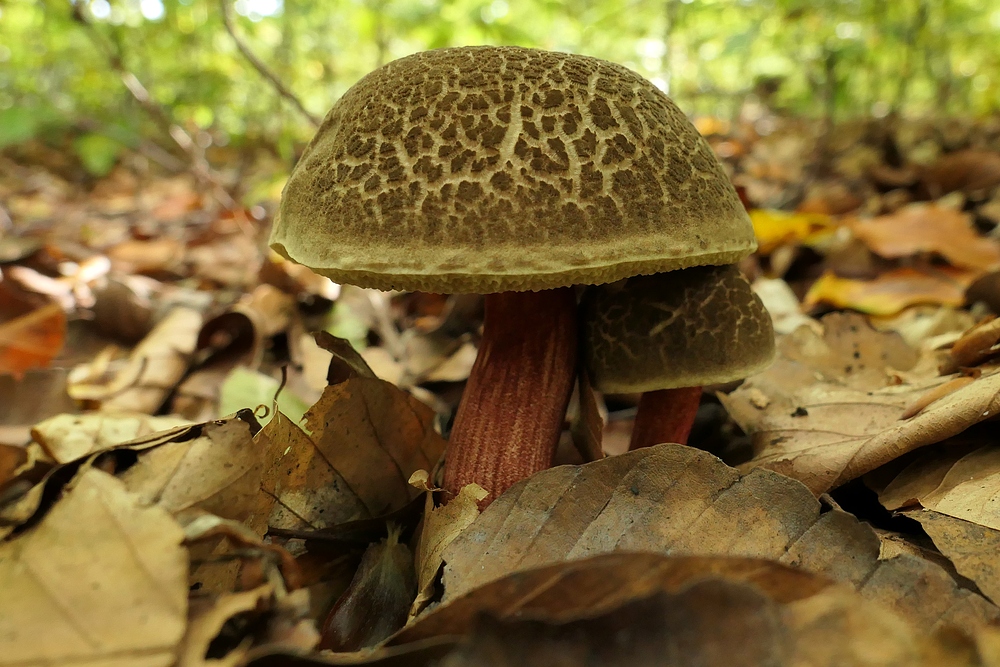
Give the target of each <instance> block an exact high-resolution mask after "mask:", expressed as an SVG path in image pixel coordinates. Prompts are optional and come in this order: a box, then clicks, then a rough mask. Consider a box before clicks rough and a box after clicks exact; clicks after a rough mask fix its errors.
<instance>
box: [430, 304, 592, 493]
mask: <svg viewBox="0 0 1000 667" xmlns="http://www.w3.org/2000/svg"><path fill="white" fill-rule="evenodd" d="M576 344H577V322H576V295H575V293H574V291H573V289H572V288H570V287H563V288H560V289H554V290H545V291H542V292H501V293H499V294H488V295H487V296H486V316H485V321H484V323H483V339H482V342H481V343H480V346H479V355H478V356H477V357H476V363H475V364H474V365H473V367H472V373H471V374H470V376H469V381H468V383H467V384H466V386H465V393H464V394H463V395H462V402H461V404H460V405H459V407H458V413H457V414H456V415H455V424H454V426H453V427H452V430H451V436H450V439H449V441H448V451H447V455H446V458H445V465H444V488H445V490H446V491H448V492H450V493H451V494H457V493H458V492H459V490H461V488H462V487H463V486H465V485H466V484H469V483H471V482H475V483H476V484H479V485H480V486H482V487H483V488H484V489H486V491H487V492H489V496H487V497H486V499H485V500H484V501H483V502H482V503H480V505H481V506H483V507H485V506H486V505H487V504H489V503H490V502H492V501H493V499H494V498H495V497H496V496H498V495H499V494H501V493H503V492H504V491H505V490H506V489H508V488H509V487H510V486H511V485H513V484H514V483H515V482H517V481H518V480H521V479H523V478H525V477H528V476H529V475H532V474H534V473H536V472H539V471H540V470H545V469H546V468H549V467H551V466H552V461H553V458H554V457H555V452H556V445H558V443H559V436H560V434H561V432H562V425H563V419H564V417H565V414H566V406H567V404H568V403H569V398H570V394H571V393H572V391H573V381H574V379H575V376H576ZM451 497H454V496H453V495H452V496H451Z"/></svg>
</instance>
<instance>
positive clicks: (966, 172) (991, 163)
mask: <svg viewBox="0 0 1000 667" xmlns="http://www.w3.org/2000/svg"><path fill="white" fill-rule="evenodd" d="M923 181H924V184H925V185H926V186H927V189H928V190H930V193H931V196H933V197H940V196H941V195H944V194H947V193H949V192H954V191H956V190H961V191H962V192H965V193H967V194H974V193H977V192H983V191H987V190H989V189H991V188H994V187H996V186H997V185H1000V153H997V152H995V151H984V150H977V149H966V150H961V151H955V152H954V153H949V154H948V155H943V156H941V157H940V158H938V159H937V160H935V161H934V163H933V164H931V165H930V166H928V167H927V168H925V169H924V173H923Z"/></svg>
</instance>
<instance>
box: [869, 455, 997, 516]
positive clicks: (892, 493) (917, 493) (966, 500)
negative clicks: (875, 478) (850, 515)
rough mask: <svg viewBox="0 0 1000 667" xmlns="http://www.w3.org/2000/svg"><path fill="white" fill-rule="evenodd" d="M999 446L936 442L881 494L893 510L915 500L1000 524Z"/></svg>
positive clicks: (942, 510) (941, 510)
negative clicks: (942, 445) (933, 446)
mask: <svg viewBox="0 0 1000 667" xmlns="http://www.w3.org/2000/svg"><path fill="white" fill-rule="evenodd" d="M998 495H1000V448H998V447H996V446H994V445H982V446H976V445H964V446H963V445H958V446H956V445H951V446H947V447H935V448H934V449H931V450H928V451H927V452H926V453H924V454H923V455H922V456H920V457H918V458H917V459H915V460H914V461H912V462H911V463H910V464H909V465H908V466H907V467H906V468H904V469H903V470H902V471H900V473H899V474H898V475H896V477H895V478H894V479H893V480H892V481H891V482H890V483H889V484H888V485H887V486H886V487H885V489H884V490H883V491H882V492H881V493H880V494H879V502H881V503H882V505H883V506H885V508H886V509H888V510H900V509H909V508H911V507H914V506H916V505H919V506H920V507H923V508H925V509H928V510H934V511H935V512H939V513H941V514H946V515H948V516H952V517H955V518H956V519H962V520H964V521H970V522H972V523H976V524H979V525H981V526H986V527H987V528H991V529H993V530H1000V503H998V502H997V497H998Z"/></svg>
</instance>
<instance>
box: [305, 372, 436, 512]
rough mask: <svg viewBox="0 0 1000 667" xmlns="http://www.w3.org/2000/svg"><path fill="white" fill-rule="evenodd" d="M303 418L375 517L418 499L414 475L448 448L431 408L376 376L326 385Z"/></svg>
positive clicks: (338, 469) (431, 464)
mask: <svg viewBox="0 0 1000 667" xmlns="http://www.w3.org/2000/svg"><path fill="white" fill-rule="evenodd" d="M304 419H305V422H306V427H307V429H308V430H309V432H310V433H311V434H312V435H311V438H312V440H313V441H314V442H315V443H316V446H317V447H318V448H319V450H320V451H321V452H322V453H323V456H324V457H326V459H327V461H328V462H329V463H330V465H331V466H333V467H334V468H335V469H336V470H337V471H338V472H339V473H340V474H341V475H342V476H343V478H344V481H346V482H347V484H348V486H349V487H350V488H351V490H353V491H354V493H356V494H357V496H358V497H359V498H360V499H361V501H362V502H363V503H364V504H365V507H366V508H367V510H368V512H369V514H370V515H371V516H381V515H383V514H388V513H389V512H392V511H393V510H397V509H400V508H401V507H403V506H404V505H406V504H407V503H408V502H410V501H411V500H412V499H413V498H415V497H416V496H417V495H419V494H420V491H418V490H417V489H415V488H413V487H412V486H410V485H409V483H408V480H409V478H410V475H412V474H413V473H414V472H416V471H417V470H432V469H433V468H434V464H435V463H437V460H438V458H440V456H441V454H442V453H443V452H444V448H445V444H446V443H445V440H444V439H443V438H442V437H441V436H440V435H439V434H438V433H437V432H436V431H435V430H434V427H433V423H434V413H433V411H432V410H431V409H430V408H428V407H427V406H426V405H424V404H423V403H421V402H420V401H418V400H417V399H415V398H414V397H413V396H411V395H409V394H407V393H405V392H403V391H401V390H399V389H397V388H396V387H394V386H393V385H391V384H389V383H388V382H385V381H383V380H377V379H372V378H364V377H354V378H349V379H348V380H346V381H344V382H341V383H340V384H337V385H334V386H331V387H327V389H326V391H325V392H324V393H323V397H322V398H321V399H320V400H319V402H317V403H316V404H315V405H314V406H313V407H312V408H310V410H309V411H308V412H307V413H306V415H305V418H304Z"/></svg>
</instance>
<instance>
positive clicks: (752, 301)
mask: <svg viewBox="0 0 1000 667" xmlns="http://www.w3.org/2000/svg"><path fill="white" fill-rule="evenodd" d="M580 310H581V317H582V320H583V335H582V342H583V349H584V357H585V359H586V364H587V367H588V371H589V372H590V376H591V379H592V381H593V384H594V386H595V387H596V388H597V389H599V390H600V391H603V392H606V393H640V392H641V393H642V398H641V399H640V400H639V410H638V413H637V414H636V418H635V426H634V428H633V430H632V440H631V443H630V444H629V449H638V448H639V447H647V446H649V445H655V444H658V443H661V442H676V443H680V444H686V443H687V437H688V434H689V433H690V432H691V425H692V424H693V423H694V417H695V413H696V412H697V411H698V403H699V401H700V399H701V388H702V385H706V384H718V383H722V382H731V381H733V380H738V379H741V378H745V377H747V376H748V375H751V374H753V373H755V372H757V371H759V370H762V369H763V368H765V367H766V366H768V365H769V364H770V363H771V360H772V359H773V358H774V330H773V328H772V325H771V317H770V315H768V313H767V311H766V310H765V309H764V304H763V303H761V300H760V298H759V297H758V296H757V295H756V294H754V293H753V292H752V291H751V289H750V284H749V283H748V282H747V281H746V279H745V278H744V277H743V276H742V275H740V272H739V270H738V269H737V268H736V267H735V266H731V265H730V266H701V267H696V268H690V269H684V270H682V271H670V272H667V273H657V274H655V275H651V276H637V277H634V278H629V279H628V280H625V281H621V282H618V283H614V284H612V285H602V286H600V287H595V288H591V290H590V291H589V292H588V293H587V294H586V295H585V296H584V299H583V302H582V303H581V306H580Z"/></svg>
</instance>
